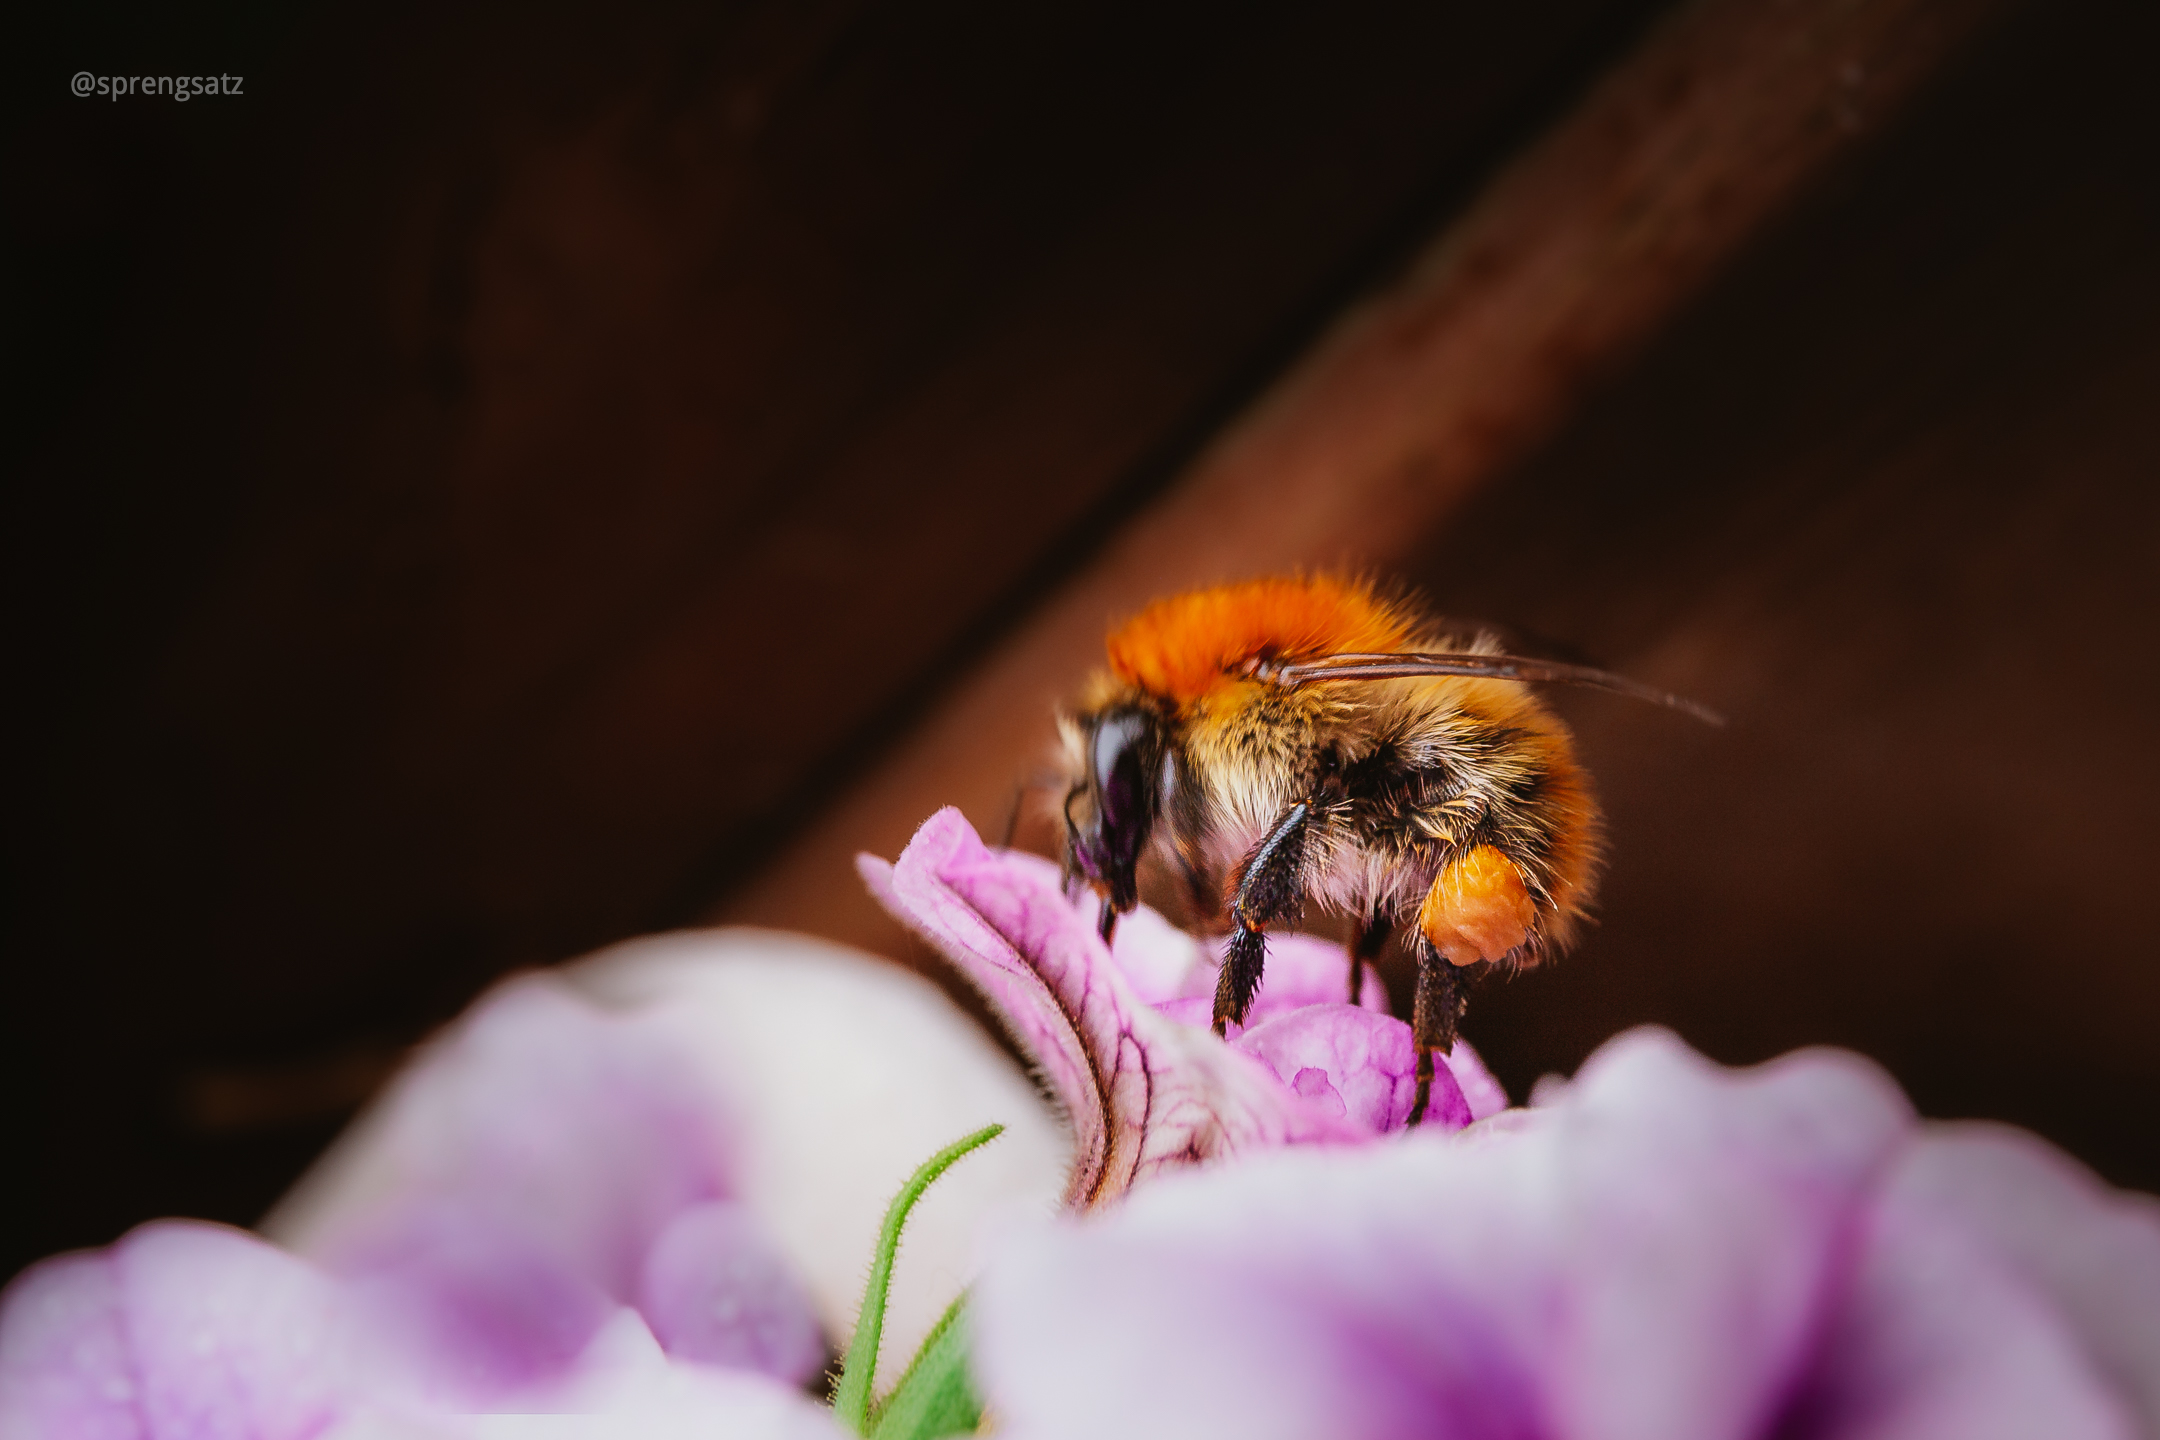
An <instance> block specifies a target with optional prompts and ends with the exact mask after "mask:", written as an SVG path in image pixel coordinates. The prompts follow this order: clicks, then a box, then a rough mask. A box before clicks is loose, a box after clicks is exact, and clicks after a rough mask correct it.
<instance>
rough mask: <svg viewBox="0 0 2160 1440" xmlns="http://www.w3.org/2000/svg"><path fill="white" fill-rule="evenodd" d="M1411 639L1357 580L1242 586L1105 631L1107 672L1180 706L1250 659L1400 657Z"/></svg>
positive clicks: (1175, 599) (1177, 602)
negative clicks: (1375, 654) (1356, 655)
mask: <svg viewBox="0 0 2160 1440" xmlns="http://www.w3.org/2000/svg"><path fill="white" fill-rule="evenodd" d="M1411 633H1412V632H1411V629H1410V626H1409V624H1408V622H1407V621H1406V620H1405V619H1404V618H1403V617H1402V616H1401V615H1400V614H1398V613H1397V612H1396V611H1395V610H1394V609H1393V608H1392V607H1390V606H1389V605H1387V604H1386V603H1384V602H1383V601H1381V600H1380V599H1378V598H1377V597H1376V596H1374V594H1373V593H1372V587H1371V586H1370V585H1368V584H1366V583H1365V582H1364V581H1361V580H1354V579H1347V578H1344V577H1341V576H1335V575H1313V576H1300V577H1295V578H1291V579H1274V580H1248V581H1244V582H1242V583H1240V584H1236V585H1218V586H1215V587H1213V588H1212V589H1208V590H1194V591H1191V592H1190V593H1187V594H1184V595H1174V596H1172V597H1170V598H1169V599H1167V600H1158V601H1156V602H1155V603H1154V604H1153V605H1150V606H1148V608H1147V609H1145V610H1143V611H1141V612H1140V613H1139V614H1138V615H1135V616H1134V617H1133V618H1132V619H1130V620H1128V621H1126V622H1125V623H1124V624H1123V625H1122V626H1120V627H1118V629H1116V630H1114V631H1112V632H1111V635H1110V639H1109V653H1110V668H1111V669H1112V670H1114V671H1115V672H1116V673H1117V675H1118V677H1119V678H1120V679H1122V680H1124V681H1126V682H1127V683H1129V684H1132V685H1137V686H1138V687H1140V688H1141V689H1142V690H1145V691H1147V692H1148V693H1150V694H1153V695H1160V696H1163V697H1165V698H1167V699H1171V700H1175V701H1180V702H1182V701H1187V700H1196V699H1198V698H1200V697H1201V696H1203V695H1205V694H1207V693H1208V692H1209V691H1211V690H1214V689H1215V688H1217V687H1218V686H1221V685H1224V684H1230V683H1235V682H1236V679H1237V676H1236V674H1235V672H1236V671H1237V670H1238V669H1239V667H1241V666H1243V665H1244V664H1245V663H1246V662H1248V661H1251V660H1255V659H1263V658H1264V659H1269V660H1281V661H1301V660H1313V659H1318V658H1319V657H1321V656H1323V655H1339V654H1345V653H1369V652H1376V651H1396V650H1402V649H1406V648H1410V646H1411Z"/></svg>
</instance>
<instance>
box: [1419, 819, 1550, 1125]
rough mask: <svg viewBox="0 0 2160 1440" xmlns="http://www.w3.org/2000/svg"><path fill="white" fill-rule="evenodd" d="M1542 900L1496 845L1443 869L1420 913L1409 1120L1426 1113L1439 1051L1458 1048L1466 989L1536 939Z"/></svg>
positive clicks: (1473, 851)
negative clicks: (1538, 901)
mask: <svg viewBox="0 0 2160 1440" xmlns="http://www.w3.org/2000/svg"><path fill="white" fill-rule="evenodd" d="M1536 923H1537V905H1536V903H1535V902H1533V901H1532V900H1531V898H1530V892H1529V888H1528V887H1527V886H1525V885H1524V884H1523V879H1522V872H1521V871H1519V870H1517V869H1516V868H1515V864H1514V862H1513V861H1511V860H1509V859H1508V858H1507V857H1506V856H1505V855H1503V854H1501V853H1500V852H1499V851H1498V850H1496V849H1494V848H1493V847H1492V846H1490V845H1480V846H1478V847H1477V848H1475V849H1473V850H1471V851H1469V852H1467V853H1466V854H1463V855H1460V856H1458V857H1457V858H1455V859H1454V860H1451V861H1449V862H1448V863H1447V864H1446V865H1445V866H1444V867H1442V869H1441V871H1440V874H1439V875H1438V877H1436V878H1435V879H1434V880H1433V883H1432V889H1431V890H1429V891H1428V892H1426V895H1425V903H1424V905H1423V906H1421V907H1420V908H1419V910H1418V937H1417V944H1416V947H1415V948H1416V950H1417V962H1418V974H1417V998H1416V1000H1415V1002H1414V1003H1413V1005H1412V1007H1411V1015H1410V1028H1411V1032H1412V1040H1413V1042H1414V1043H1415V1044H1416V1045H1417V1051H1418V1064H1417V1099H1416V1101H1415V1102H1413V1103H1412V1105H1411V1107H1410V1123H1411V1124H1412V1125H1415V1124H1417V1123H1418V1122H1419V1121H1420V1120H1423V1119H1424V1118H1425V1107H1426V1105H1427V1104H1428V1103H1429V1102H1430V1101H1431V1099H1432V1081H1433V1052H1434V1051H1435V1050H1437V1051H1439V1052H1440V1053H1441V1054H1443V1055H1445V1054H1448V1053H1450V1052H1451V1051H1453V1050H1454V1048H1455V1030H1456V1027H1457V1026H1458V1025H1459V1024H1460V1023H1461V1022H1462V1012H1463V999H1464V996H1463V991H1464V989H1465V987H1466V984H1467V982H1468V981H1470V980H1473V979H1476V978H1477V977H1478V976H1480V975H1483V974H1484V973H1485V972H1486V971H1487V970H1489V969H1491V968H1492V962H1493V961H1495V960H1499V959H1501V958H1502V957H1504V956H1505V955H1507V954H1508V953H1509V952H1510V951H1512V950H1514V949H1515V948H1516V947H1517V946H1520V945H1521V944H1522V943H1523V942H1524V941H1526V940H1528V939H1529V938H1530V932H1531V927H1532V926H1533V925H1535V924H1536Z"/></svg>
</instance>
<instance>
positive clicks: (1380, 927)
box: [1350, 910, 1395, 1005]
mask: <svg viewBox="0 0 2160 1440" xmlns="http://www.w3.org/2000/svg"><path fill="white" fill-rule="evenodd" d="M1394 933H1395V917H1394V916H1392V915H1390V914H1388V913H1387V912H1386V911H1385V910H1375V911H1373V913H1372V918H1371V919H1369V920H1367V921H1366V922H1365V923H1364V924H1363V925H1361V926H1359V927H1358V932H1357V934H1356V936H1355V937H1353V938H1352V939H1351V941H1350V1003H1351V1004H1352V1005H1355V1004H1357V1003H1358V996H1359V995H1361V994H1363V993H1364V990H1365V966H1366V964H1367V963H1368V962H1370V961H1372V960H1374V959H1375V958H1377V957H1378V956H1379V954H1380V949H1381V947H1382V946H1384V945H1386V944H1387V942H1388V936H1390V935H1392V934H1394Z"/></svg>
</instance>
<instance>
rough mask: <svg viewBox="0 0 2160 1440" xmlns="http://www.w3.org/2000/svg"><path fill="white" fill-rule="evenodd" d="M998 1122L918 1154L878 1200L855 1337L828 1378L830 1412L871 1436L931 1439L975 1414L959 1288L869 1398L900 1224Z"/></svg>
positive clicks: (965, 1429) (963, 1430) (961, 1427)
mask: <svg viewBox="0 0 2160 1440" xmlns="http://www.w3.org/2000/svg"><path fill="white" fill-rule="evenodd" d="M1004 1130H1005V1127H1004V1126H1003V1125H985V1126H984V1127H983V1128H982V1129H980V1130H977V1131H976V1132H975V1133H974V1134H972V1135H968V1136H964V1137H962V1138H961V1139H958V1140H955V1141H954V1142H953V1143H952V1144H950V1145H948V1146H946V1147H945V1148H944V1149H943V1150H940V1151H938V1153H937V1154H935V1155H933V1156H931V1157H930V1158H929V1159H928V1160H925V1161H924V1162H923V1164H922V1167H921V1168H920V1169H918V1170H917V1171H916V1172H915V1173H914V1174H913V1175H911V1176H909V1177H908V1182H907V1184H905V1185H903V1186H901V1187H900V1193H899V1194H898V1195H895V1196H894V1197H893V1202H892V1204H891V1205H890V1206H888V1207H887V1208H886V1211H885V1224H884V1226H883V1227H882V1228H881V1229H880V1230H879V1231H878V1244H877V1254H876V1256H875V1257H874V1258H873V1259H872V1260H871V1262H870V1281H869V1283H868V1284H867V1285H865V1286H864V1287H863V1298H862V1308H861V1309H860V1310H859V1311H858V1312H857V1313H856V1319H855V1338H854V1339H853V1340H851V1341H849V1342H848V1349H847V1355H846V1357H845V1358H844V1359H842V1360H841V1362H840V1374H839V1377H838V1379H837V1380H836V1381H835V1382H834V1384H833V1398H832V1404H833V1413H834V1414H835V1415H837V1416H839V1417H840V1423H841V1424H843V1425H845V1426H847V1427H848V1428H849V1429H850V1430H853V1431H854V1432H855V1433H856V1434H858V1435H864V1436H871V1437H874V1440H935V1437H937V1436H941V1435H965V1434H967V1433H969V1432H971V1431H973V1430H974V1429H975V1427H976V1426H977V1425H978V1424H980V1423H981V1421H982V1402H981V1400H979V1399H978V1398H977V1397H976V1394H975V1386H974V1384H973V1382H971V1381H970V1380H969V1379H968V1373H967V1310H966V1307H967V1296H966V1295H965V1294H964V1293H963V1294H962V1295H961V1296H960V1297H959V1298H957V1299H955V1300H954V1301H953V1303H952V1306H951V1308H949V1309H948V1310H946V1312H945V1314H944V1316H943V1317H942V1318H941V1319H939V1321H938V1323H937V1325H936V1326H935V1327H934V1328H933V1329H932V1330H931V1331H930V1334H929V1337H928V1338H927V1339H925V1340H924V1341H923V1344H922V1349H920V1350H918V1351H916V1352H915V1358H914V1359H913V1360H911V1361H909V1362H908V1367H907V1369H906V1370H905V1371H903V1372H902V1373H901V1376H900V1383H899V1384H898V1385H895V1386H894V1387H893V1389H892V1393H891V1394H889V1395H887V1396H886V1397H885V1398H884V1399H883V1400H873V1399H872V1398H871V1391H872V1386H873V1385H874V1384H875V1383H876V1380H877V1353H878V1341H879V1339H880V1337H882V1336H883V1334H884V1332H885V1302H886V1297H887V1294H888V1292H889V1290H890V1288H891V1285H892V1267H893V1261H894V1259H895V1258H897V1257H898V1255H899V1253H900V1232H901V1230H902V1229H903V1228H904V1227H905V1226H906V1225H907V1218H908V1214H909V1212H911V1211H912V1210H914V1208H915V1203H916V1202H917V1201H918V1200H920V1199H922V1197H923V1193H924V1192H925V1191H927V1190H928V1189H929V1188H930V1186H931V1185H932V1184H933V1183H935V1182H936V1180H937V1178H938V1177H939V1176H940V1175H943V1174H944V1173H945V1172H946V1171H947V1170H949V1169H951V1168H952V1166H953V1162H955V1161H957V1160H958V1159H959V1158H960V1157H961V1156H963V1155H965V1154H967V1153H968V1152H969V1151H971V1150H976V1149H979V1148H980V1147H982V1146H984V1145H987V1144H988V1143H990V1141H992V1140H995V1139H996V1138H997V1137H998V1136H999V1135H1001V1134H1003V1133H1004Z"/></svg>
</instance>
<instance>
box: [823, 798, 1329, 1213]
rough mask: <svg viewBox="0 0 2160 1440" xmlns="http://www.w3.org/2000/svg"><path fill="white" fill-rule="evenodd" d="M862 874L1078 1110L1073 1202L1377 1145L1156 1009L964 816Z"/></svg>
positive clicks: (1029, 875)
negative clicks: (1236, 1165)
mask: <svg viewBox="0 0 2160 1440" xmlns="http://www.w3.org/2000/svg"><path fill="white" fill-rule="evenodd" d="M857 865H858V868H859V869H860V870H861V871H862V874H863V878H864V880H865V881H866V883H868V884H869V886H870V888H871V890H872V892H873V893H875V894H876V895H877V897H878V899H879V900H880V901H881V902H882V903H884V904H885V906H886V907H887V908H888V909H889V910H891V911H892V912H893V914H894V915H895V916H896V917H898V918H899V919H900V920H902V921H903V922H904V923H906V924H908V925H909V926H910V927H912V928H914V929H915V930H916V931H918V932H919V933H921V934H922V935H923V936H924V938H926V939H927V940H929V941H930V943H931V944H933V945H935V946H936V947H937V948H938V949H939V950H940V951H941V952H942V953H943V954H944V955H945V956H946V957H947V958H948V959H950V960H951V961H952V962H953V963H954V964H955V965H957V966H959V967H960V969H961V971H962V972H963V973H964V974H966V975H967V976H968V978H969V979H970V980H971V981H972V982H973V983H974V984H975V985H976V986H977V987H978V988H980V989H981V990H982V991H983V993H984V994H985V996H986V997H987V998H988V999H989V1000H990V1002H991V1003H992V1004H993V1005H994V1006H995V1007H996V1008H997V1009H998V1011H999V1013H1000V1015H1001V1016H1002V1017H1003V1018H1004V1020H1005V1022H1006V1024H1007V1025H1008V1026H1010V1027H1011V1029H1012V1031H1013V1036H1014V1039H1015V1040H1016V1041H1017V1042H1018V1043H1019V1044H1020V1046H1021V1047H1022V1049H1024V1050H1025V1051H1026V1052H1027V1054H1028V1056H1029V1058H1030V1059H1032V1060H1033V1061H1034V1062H1035V1063H1036V1065H1037V1066H1038V1067H1039V1068H1040V1070H1041V1073H1042V1075H1043V1078H1044V1080H1045V1082H1046V1083H1047V1084H1048V1085H1049V1087H1050V1090H1051V1093H1052V1094H1053V1095H1054V1096H1055V1097H1056V1098H1057V1100H1058V1101H1059V1103H1060V1104H1061V1105H1063V1106H1064V1108H1065V1110H1066V1113H1067V1115H1068V1116H1069V1118H1070V1121H1071V1123H1072V1127H1073V1131H1074V1139H1075V1145H1076V1150H1077V1154H1076V1160H1075V1166H1074V1172H1073V1176H1072V1181H1071V1185H1070V1187H1069V1188H1068V1191H1067V1203H1068V1205H1070V1206H1073V1207H1075V1208H1086V1207H1090V1206H1096V1205H1100V1204H1103V1203H1105V1202H1106V1201H1109V1200H1112V1199H1115V1198H1116V1197H1117V1196H1119V1195H1122V1194H1123V1193H1124V1192H1125V1191H1126V1190H1127V1189H1129V1188H1130V1187H1131V1186H1132V1185H1133V1183H1134V1182H1135V1181H1136V1180H1139V1179H1143V1178H1146V1177H1148V1176H1150V1175H1152V1174H1153V1173H1155V1172H1156V1171H1158V1170H1162V1169H1165V1168H1174V1167H1177V1166H1182V1165H1188V1164H1192V1163H1194V1162H1196V1161H1200V1160H1206V1159H1211V1158H1214V1157H1216V1156H1221V1155H1230V1154H1235V1153H1238V1152H1240V1151H1243V1150H1248V1149H1254V1148H1262V1147H1267V1146H1274V1145H1284V1144H1298V1143H1339V1142H1346V1141H1354V1140H1357V1139H1361V1138H1364V1134H1365V1132H1363V1131H1361V1130H1360V1129H1359V1128H1358V1127H1357V1126H1355V1125H1352V1124H1350V1123H1349V1122H1347V1121H1346V1120H1343V1119H1340V1118H1337V1117H1335V1116H1333V1115H1330V1114H1328V1113H1327V1111H1326V1110H1325V1109H1324V1108H1321V1107H1319V1106H1315V1105H1313V1104H1311V1103H1309V1102H1307V1101H1305V1100H1302V1099H1301V1098H1299V1097H1298V1096H1297V1095H1296V1094H1295V1093H1294V1092H1292V1091H1291V1090H1289V1089H1288V1087H1286V1086H1284V1085H1283V1084H1281V1083H1280V1082H1279V1081H1278V1080H1277V1079H1276V1078H1275V1077H1274V1076H1273V1075H1272V1074H1271V1073H1270V1072H1269V1071H1268V1070H1267V1068H1266V1067H1265V1066H1263V1065H1261V1064H1259V1063H1258V1062H1256V1061H1254V1060H1252V1059H1250V1058H1249V1057H1246V1056H1243V1055H1239V1054H1237V1053H1236V1052H1234V1051H1232V1050H1230V1049H1229V1048H1228V1047H1227V1046H1225V1045H1222V1044H1220V1043H1219V1042H1217V1041H1216V1040H1215V1039H1214V1037H1213V1036H1211V1035H1208V1034H1206V1033H1204V1032H1199V1031H1195V1030H1193V1029H1191V1028H1190V1027H1187V1026H1184V1025H1180V1024H1178V1023H1176V1022H1175V1021H1172V1020H1169V1019H1167V1018H1165V1017H1163V1016H1161V1015H1159V1014H1157V1013H1156V1012H1155V1011H1154V1010H1152V1009H1150V1008H1149V1007H1148V1006H1146V1005H1145V1004H1143V1003H1141V1001H1140V1000H1139V999H1138V997H1137V996H1136V995H1134V993H1133V991H1132V988H1131V986H1130V985H1128V984H1127V982H1126V980H1125V978H1124V976H1123V975H1122V974H1121V973H1120V972H1119V970H1118V968H1117V967H1116V966H1115V965H1113V964H1112V963H1111V961H1110V955H1109V952H1108V950H1107V949H1106V948H1105V947H1104V945H1103V943H1102V941H1101V939H1100V938H1099V937H1098V936H1097V935H1096V934H1095V932H1094V929H1093V927H1092V926H1091V925H1090V924H1089V923H1088V922H1087V921H1086V919H1085V918H1084V917H1082V916H1081V915H1079V914H1078V913H1076V911H1075V909H1074V907H1073V906H1072V905H1071V903H1070V902H1068V901H1067V899H1066V897H1065V896H1064V894H1063V893H1062V892H1060V891H1059V889H1058V888H1057V885H1056V883H1055V880H1054V879H1050V880H1048V881H1047V883H1046V879H1045V877H1044V876H1043V875H1041V874H1040V872H1039V871H1037V870H1034V869H1031V868H1030V866H1029V865H1028V864H1025V863H1023V864H1014V863H1012V860H1011V857H1010V856H1005V855H996V854H992V853H991V852H990V851H989V850H988V849H987V848H986V847H985V846H984V845H983V843H982V841H981V840H980V839H979V838H977V836H976V834H975V832H974V830H973V829H972V828H971V827H970V826H969V825H968V823H967V821H966V820H965V819H964V818H963V817H962V816H961V815H960V813H959V812H958V811H957V810H950V809H948V810H942V811H939V812H938V813H937V814H936V815H933V816H932V817H931V818H930V819H929V820H928V821H926V822H924V824H923V826H922V828H921V829H920V830H918V831H917V832H916V834H915V838H914V839H913V840H912V841H911V842H909V844H908V847H907V849H906V850H905V851H904V852H902V854H901V856H900V859H899V861H898V863H897V864H894V865H890V866H888V865H886V864H885V863H884V862H883V861H880V860H877V859H875V858H873V857H870V856H863V857H861V858H860V859H859V860H858V861H857Z"/></svg>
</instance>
